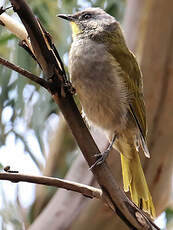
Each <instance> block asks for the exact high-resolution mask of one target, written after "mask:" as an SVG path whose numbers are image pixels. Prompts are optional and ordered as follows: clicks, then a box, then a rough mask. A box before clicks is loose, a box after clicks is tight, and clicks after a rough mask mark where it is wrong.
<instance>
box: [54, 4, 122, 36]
mask: <svg viewBox="0 0 173 230" xmlns="http://www.w3.org/2000/svg"><path fill="white" fill-rule="evenodd" d="M58 17H60V18H63V19H65V20H67V21H69V22H71V26H72V31H73V37H74V36H75V37H76V36H80V37H86V36H89V37H98V35H99V36H101V35H104V34H105V33H107V32H108V33H111V32H113V31H115V29H116V27H117V25H118V22H117V21H116V20H115V18H114V17H112V16H111V15H109V14H107V13H106V12H105V11H104V10H102V9H101V8H94V7H93V8H87V9H85V10H83V11H80V12H77V13H75V14H71V15H69V14H68V15H66V14H59V15H58Z"/></svg>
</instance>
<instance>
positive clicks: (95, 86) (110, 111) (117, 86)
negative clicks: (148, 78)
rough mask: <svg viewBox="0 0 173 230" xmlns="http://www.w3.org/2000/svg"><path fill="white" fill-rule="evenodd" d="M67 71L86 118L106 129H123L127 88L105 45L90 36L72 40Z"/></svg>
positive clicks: (121, 73)
mask: <svg viewBox="0 0 173 230" xmlns="http://www.w3.org/2000/svg"><path fill="white" fill-rule="evenodd" d="M69 73H70V77H71V81H72V84H73V86H74V87H75V89H76V92H77V94H78V97H79V100H80V102H81V105H82V108H83V110H84V113H85V115H86V116H87V119H88V120H89V121H91V122H92V123H94V124H95V125H97V126H99V127H101V128H103V129H105V130H109V131H115V130H117V129H123V126H124V125H125V122H126V113H127V105H128V102H127V89H126V85H125V83H124V81H123V77H122V76H123V72H122V70H121V68H120V66H119V64H118V63H117V62H116V60H115V59H114V58H113V57H112V55H111V54H109V53H108V52H107V50H106V47H105V46H104V44H100V43H97V42H94V41H92V40H89V39H88V40H79V41H78V40H77V41H74V42H73V43H72V46H71V50H70V55H69Z"/></svg>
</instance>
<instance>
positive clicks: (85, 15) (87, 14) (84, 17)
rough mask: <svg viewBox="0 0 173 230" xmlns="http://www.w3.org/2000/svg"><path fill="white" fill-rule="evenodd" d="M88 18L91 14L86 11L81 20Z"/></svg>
mask: <svg viewBox="0 0 173 230" xmlns="http://www.w3.org/2000/svg"><path fill="white" fill-rule="evenodd" d="M89 18H91V14H90V13H86V14H83V15H82V19H83V20H86V19H89Z"/></svg>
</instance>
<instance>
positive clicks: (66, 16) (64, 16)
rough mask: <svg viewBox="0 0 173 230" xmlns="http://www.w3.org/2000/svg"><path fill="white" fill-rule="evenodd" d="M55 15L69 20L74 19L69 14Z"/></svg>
mask: <svg viewBox="0 0 173 230" xmlns="http://www.w3.org/2000/svg"><path fill="white" fill-rule="evenodd" d="M57 17H59V18H63V19H65V20H67V21H70V22H72V21H74V19H73V17H72V16H71V15H70V14H58V15H57Z"/></svg>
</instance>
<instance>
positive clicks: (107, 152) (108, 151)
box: [89, 149, 110, 170]
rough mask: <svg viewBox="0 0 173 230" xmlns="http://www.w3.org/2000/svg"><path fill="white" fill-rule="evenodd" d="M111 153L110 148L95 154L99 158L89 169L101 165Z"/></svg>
mask: <svg viewBox="0 0 173 230" xmlns="http://www.w3.org/2000/svg"><path fill="white" fill-rule="evenodd" d="M109 153H110V149H107V150H105V151H104V152H103V153H98V154H95V155H94V157H98V159H97V160H96V162H95V163H94V164H93V165H91V167H90V168H89V170H91V169H92V168H94V167H95V166H97V165H101V164H102V163H103V162H105V160H106V158H107V157H108V155H109Z"/></svg>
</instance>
